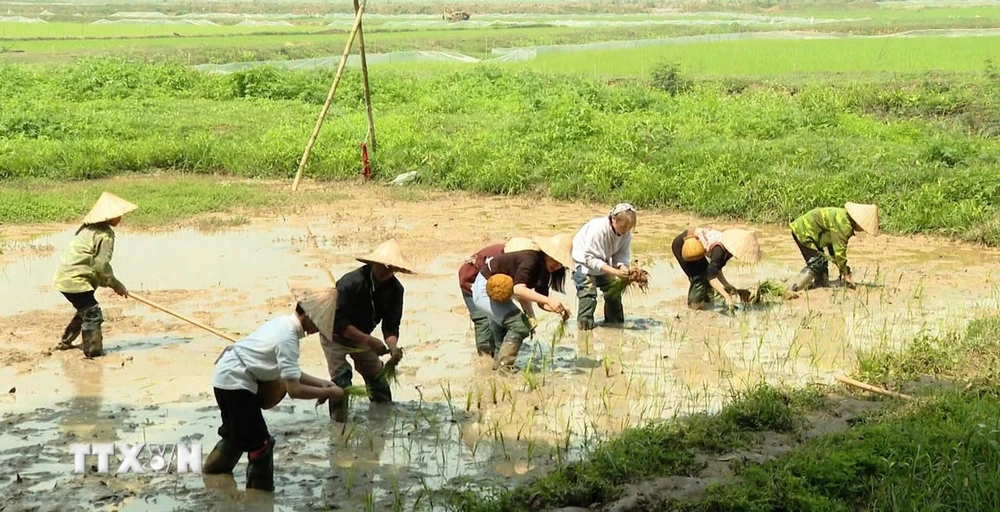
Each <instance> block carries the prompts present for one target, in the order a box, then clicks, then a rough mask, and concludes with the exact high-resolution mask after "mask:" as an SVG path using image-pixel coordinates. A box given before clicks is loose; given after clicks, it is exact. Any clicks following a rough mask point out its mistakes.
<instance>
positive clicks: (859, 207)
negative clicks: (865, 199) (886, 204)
mask: <svg viewBox="0 0 1000 512" xmlns="http://www.w3.org/2000/svg"><path fill="white" fill-rule="evenodd" d="M844 209H845V210H847V214H848V215H850V216H851V218H852V219H854V222H856V223H858V225H859V226H861V229H863V230H865V233H868V234H870V235H872V236H875V235H877V234H878V206H876V205H874V204H858V203H847V204H845V205H844Z"/></svg>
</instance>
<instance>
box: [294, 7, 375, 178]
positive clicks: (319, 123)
mask: <svg viewBox="0 0 1000 512" xmlns="http://www.w3.org/2000/svg"><path fill="white" fill-rule="evenodd" d="M367 3H368V0H361V6H360V7H358V13H357V14H356V15H355V16H354V27H353V28H351V35H350V37H348V39H347V45H346V46H344V54H343V55H341V56H340V65H339V66H337V75H336V76H334V78H333V85H331V86H330V92H329V94H327V96H326V103H324V104H323V110H321V111H320V113H319V119H317V120H316V127H315V128H313V132H312V135H311V136H310V137H309V142H308V143H307V144H306V150H305V151H304V152H303V153H302V159H301V160H299V170H298V171H296V172H295V181H294V182H292V192H295V191H296V190H298V189H299V181H300V180H301V179H302V170H303V169H305V167H306V162H307V161H309V153H310V152H312V148H313V145H314V144H316V137H318V136H319V130H320V128H322V127H323V120H324V119H325V118H326V113H327V111H329V110H330V103H332V102H333V95H334V93H336V92H337V85H339V84H340V77H341V76H343V74H344V67H345V66H346V65H347V56H348V55H350V53H351V47H352V46H354V37H355V36H356V35H357V34H358V31H359V30H360V29H361V17H362V16H363V15H364V14H365V5H366V4H367Z"/></svg>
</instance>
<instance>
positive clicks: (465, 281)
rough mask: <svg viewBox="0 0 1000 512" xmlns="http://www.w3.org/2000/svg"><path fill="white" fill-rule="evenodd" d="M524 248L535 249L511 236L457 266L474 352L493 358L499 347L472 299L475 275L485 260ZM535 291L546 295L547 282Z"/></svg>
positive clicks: (488, 320) (484, 315) (533, 244)
mask: <svg viewBox="0 0 1000 512" xmlns="http://www.w3.org/2000/svg"><path fill="white" fill-rule="evenodd" d="M525 249H533V250H537V249H538V247H537V246H536V245H535V243H534V242H532V241H531V240H529V239H527V238H512V239H510V241H508V242H507V244H506V245H505V244H493V245H488V246H486V247H483V248H482V249H480V250H479V251H478V252H476V253H475V254H473V255H472V256H469V259H467V260H465V262H464V263H462V266H461V267H459V268H458V284H459V288H461V290H462V299H464V300H465V307H467V308H468V309H469V318H471V319H472V324H473V326H474V330H475V333H476V353H477V354H479V355H480V356H487V357H490V358H493V357H495V356H496V351H497V349H498V348H499V347H498V346H497V345H496V344H495V343H494V342H493V331H492V330H491V329H490V319H489V318H487V317H486V313H483V312H482V311H481V310H480V309H479V308H478V307H476V304H475V303H474V302H473V301H472V284H473V283H475V281H476V276H478V275H479V271H480V270H482V268H483V265H485V264H486V261H487V260H489V259H491V258H495V257H497V256H500V255H501V254H503V253H504V252H513V251H519V250H525ZM535 291H536V292H538V293H540V294H542V295H546V296H548V294H549V287H548V282H545V283H539V284H538V285H536V286H535Z"/></svg>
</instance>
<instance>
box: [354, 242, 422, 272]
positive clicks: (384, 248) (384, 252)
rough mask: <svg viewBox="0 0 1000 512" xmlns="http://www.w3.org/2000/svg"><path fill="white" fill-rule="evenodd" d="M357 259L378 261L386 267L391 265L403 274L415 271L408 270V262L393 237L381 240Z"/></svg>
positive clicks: (371, 261)
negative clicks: (380, 243) (365, 254)
mask: <svg viewBox="0 0 1000 512" xmlns="http://www.w3.org/2000/svg"><path fill="white" fill-rule="evenodd" d="M358 261H360V262H362V263H380V264H382V265H385V266H387V267H393V268H395V269H396V270H398V271H399V272H402V273H404V274H414V273H415V272H414V271H412V270H410V264H409V263H408V262H407V261H406V259H405V258H403V253H402V251H400V250H399V244H398V243H396V239H395V238H392V239H389V240H387V241H385V242H382V245H379V246H378V247H376V248H375V250H374V251H372V253H371V254H369V255H367V256H361V257H359V258H358Z"/></svg>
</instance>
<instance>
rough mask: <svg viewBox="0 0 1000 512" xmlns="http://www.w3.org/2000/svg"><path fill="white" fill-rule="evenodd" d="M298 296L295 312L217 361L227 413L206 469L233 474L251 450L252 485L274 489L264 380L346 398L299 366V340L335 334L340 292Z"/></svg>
mask: <svg viewBox="0 0 1000 512" xmlns="http://www.w3.org/2000/svg"><path fill="white" fill-rule="evenodd" d="M296 295H297V296H298V302H297V303H296V306H295V314H292V315H285V316H280V317H277V318H274V319H271V320H269V321H268V322H267V323H265V324H264V325H262V326H260V327H259V328H258V329H257V330H256V331H254V332H252V333H250V334H249V335H248V336H247V337H245V338H243V339H241V340H239V341H237V342H236V343H234V344H232V345H229V346H228V347H226V348H225V350H223V351H222V354H220V355H219V358H218V359H216V361H215V373H214V374H213V376H212V386H213V387H214V388H215V401H216V403H218V404H219V411H220V412H221V413H222V426H221V427H219V431H218V432H219V437H221V438H222V439H221V440H220V441H219V442H218V444H216V445H215V448H214V449H213V450H212V452H211V453H210V454H209V455H208V458H207V459H206V460H205V464H204V465H203V466H202V472H204V473H206V474H220V473H232V472H233V468H235V467H236V464H237V463H238V462H239V461H240V459H241V458H242V457H243V453H244V452H247V453H248V454H249V456H248V464H247V483H246V486H247V489H257V490H262V491H267V492H272V491H273V490H274V438H273V437H271V435H270V434H269V433H268V430H267V424H266V423H265V422H264V415H263V414H262V413H261V409H260V405H259V401H258V396H257V392H258V383H259V382H263V381H274V380H278V379H280V380H281V383H282V384H283V385H284V386H285V390H286V391H287V393H288V396H289V397H291V398H300V399H320V400H330V401H331V402H341V401H343V399H344V390H343V389H341V388H339V387H337V386H336V385H335V384H334V383H333V382H331V381H328V380H323V379H319V378H316V377H313V376H310V375H307V374H305V373H303V372H302V370H301V369H300V368H299V340H301V339H302V338H304V337H306V336H307V335H309V334H313V333H316V332H321V333H323V334H325V335H327V336H330V335H332V334H333V321H334V315H335V313H336V308H337V290H336V289H333V288H331V289H324V290H319V291H299V292H298V293H296Z"/></svg>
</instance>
